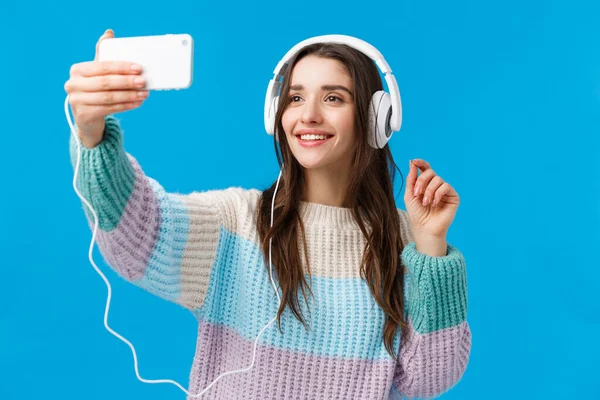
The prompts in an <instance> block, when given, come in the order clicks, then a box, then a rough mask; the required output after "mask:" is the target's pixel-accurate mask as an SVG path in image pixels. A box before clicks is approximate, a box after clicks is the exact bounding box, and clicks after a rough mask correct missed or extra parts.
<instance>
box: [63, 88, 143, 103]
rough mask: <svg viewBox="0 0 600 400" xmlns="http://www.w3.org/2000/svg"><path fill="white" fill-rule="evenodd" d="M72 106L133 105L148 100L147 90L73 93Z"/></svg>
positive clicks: (71, 96) (70, 96)
mask: <svg viewBox="0 0 600 400" xmlns="http://www.w3.org/2000/svg"><path fill="white" fill-rule="evenodd" d="M69 98H70V99H71V105H76V106H80V105H112V104H118V103H133V102H137V101H144V100H146V98H148V91H147V90H110V91H107V92H79V91H77V92H73V93H72V94H70V95H69Z"/></svg>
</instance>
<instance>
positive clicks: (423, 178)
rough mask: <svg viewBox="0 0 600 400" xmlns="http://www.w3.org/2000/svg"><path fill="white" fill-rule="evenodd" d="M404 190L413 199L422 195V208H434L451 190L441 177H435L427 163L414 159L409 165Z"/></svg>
mask: <svg viewBox="0 0 600 400" xmlns="http://www.w3.org/2000/svg"><path fill="white" fill-rule="evenodd" d="M419 169H420V170H421V175H418V170H419ZM406 190H407V192H408V193H409V194H410V195H412V196H414V197H417V196H420V195H423V200H422V204H423V206H428V205H429V204H431V205H432V206H433V207H435V206H436V205H437V204H439V203H440V201H441V199H442V198H443V197H444V195H445V194H446V193H447V192H449V191H450V190H451V187H450V185H448V184H447V183H445V182H444V180H443V179H442V178H441V177H439V176H437V175H436V173H435V171H434V170H433V169H432V168H431V165H430V164H429V163H428V162H427V161H425V160H420V159H414V160H412V161H411V163H410V169H409V174H408V177H407V180H406Z"/></svg>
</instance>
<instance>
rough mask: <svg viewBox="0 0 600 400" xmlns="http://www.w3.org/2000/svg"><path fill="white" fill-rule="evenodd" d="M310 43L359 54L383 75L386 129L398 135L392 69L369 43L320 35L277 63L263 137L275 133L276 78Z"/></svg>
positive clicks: (397, 104)
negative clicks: (387, 113) (341, 47)
mask: <svg viewBox="0 0 600 400" xmlns="http://www.w3.org/2000/svg"><path fill="white" fill-rule="evenodd" d="M314 43H338V44H345V45H347V46H350V47H352V48H354V49H356V50H358V51H360V52H361V53H363V54H365V55H366V56H368V57H369V58H371V60H373V61H374V62H375V64H376V65H377V67H378V68H379V70H380V71H381V72H382V73H383V74H384V78H385V81H386V83H387V86H388V89H389V91H390V100H391V116H390V121H389V126H390V128H391V130H392V132H397V131H399V130H400V125H401V124H402V103H401V100H400V89H399V88H398V83H397V82H396V77H395V76H394V75H393V73H392V69H391V68H390V66H389V65H388V63H387V62H386V61H385V59H384V58H383V55H382V54H381V53H380V52H379V51H378V50H377V49H376V48H375V47H373V46H372V45H370V44H369V43H367V42H365V41H364V40H361V39H358V38H355V37H352V36H347V35H322V36H315V37H312V38H309V39H306V40H303V41H302V42H300V43H298V44H296V45H295V46H294V47H292V48H291V49H290V50H289V51H288V52H287V53H286V54H285V56H284V57H283V58H282V59H281V61H279V63H278V64H277V66H276V67H275V69H274V70H273V74H274V76H273V78H271V80H270V81H269V86H268V88H267V93H266V97H265V107H264V119H265V129H266V131H267V133H268V134H269V135H273V134H274V133H275V129H276V128H275V126H274V123H273V122H274V120H275V115H274V113H273V110H276V105H275V100H276V99H277V96H278V94H279V89H280V88H281V83H282V82H281V81H280V78H282V77H283V75H284V74H285V73H286V72H287V69H288V67H289V61H290V59H291V58H292V57H293V56H294V55H295V54H296V53H297V52H298V51H300V50H301V49H302V48H304V47H306V46H308V45H311V44H314Z"/></svg>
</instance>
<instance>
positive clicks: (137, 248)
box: [88, 154, 160, 280]
mask: <svg viewBox="0 0 600 400" xmlns="http://www.w3.org/2000/svg"><path fill="white" fill-rule="evenodd" d="M127 157H128V158H129V161H130V162H131V165H132V167H133V170H134V172H135V181H134V186H133V192H132V193H131V197H130V198H129V199H128V201H127V204H126V206H125V210H124V212H123V214H122V215H121V218H120V220H119V223H118V225H117V227H116V229H114V230H112V231H110V232H105V231H103V230H101V229H98V231H97V233H96V240H97V242H98V246H99V248H100V249H101V253H102V255H103V256H104V258H105V260H106V262H107V263H108V264H109V265H110V266H111V267H112V268H114V269H115V270H116V271H117V272H118V273H119V274H120V275H122V276H123V277H124V278H125V279H128V280H136V279H141V278H142V277H143V276H144V273H145V271H146V268H147V266H148V262H149V260H150V256H151V255H152V251H153V249H154V245H155V243H156V241H157V239H158V228H159V221H160V210H159V208H158V202H157V200H156V196H155V195H154V192H153V191H152V188H151V186H150V183H149V181H148V180H147V178H146V176H145V175H144V173H143V172H142V169H141V167H140V166H139V164H138V162H137V161H136V160H135V158H133V157H131V156H130V155H129V154H128V155H127ZM90 215H91V214H90ZM88 223H89V225H90V228H91V229H92V230H93V229H94V221H93V218H90V219H89V220H88Z"/></svg>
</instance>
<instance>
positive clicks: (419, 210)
mask: <svg viewBox="0 0 600 400" xmlns="http://www.w3.org/2000/svg"><path fill="white" fill-rule="evenodd" d="M409 168H410V169H409V174H408V178H407V180H406V192H405V194H404V203H405V205H406V212H407V214H408V219H409V222H410V224H411V228H412V231H413V236H414V237H415V239H417V241H418V239H419V238H428V240H429V239H431V238H439V239H443V240H445V239H446V233H447V232H448V228H450V224H451V223H452V221H453V220H454V216H455V215H456V210H457V209H458V205H459V203H460V198H459V197H458V193H456V191H455V190H454V188H453V187H452V186H450V184H448V182H444V180H443V179H442V178H440V177H439V176H438V175H436V173H435V172H434V171H433V169H431V166H430V165H429V163H428V162H427V161H424V160H419V159H415V160H413V161H411V162H410V167H409ZM419 169H420V170H421V175H420V176H417V175H418V174H417V173H418V170H419ZM417 244H418V243H417Z"/></svg>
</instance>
